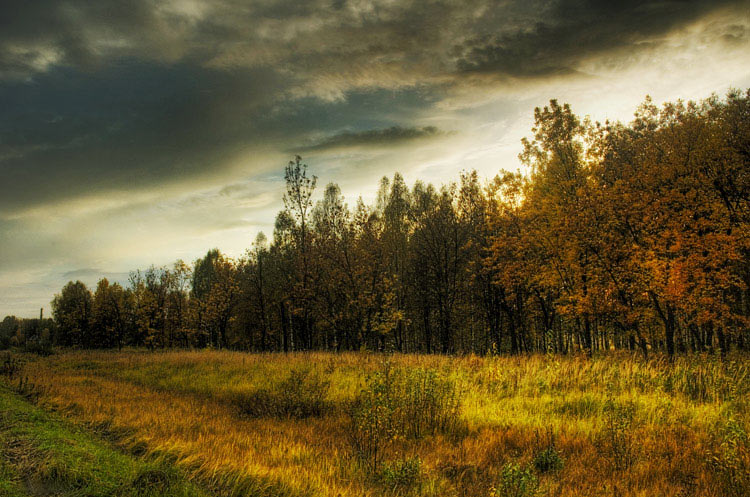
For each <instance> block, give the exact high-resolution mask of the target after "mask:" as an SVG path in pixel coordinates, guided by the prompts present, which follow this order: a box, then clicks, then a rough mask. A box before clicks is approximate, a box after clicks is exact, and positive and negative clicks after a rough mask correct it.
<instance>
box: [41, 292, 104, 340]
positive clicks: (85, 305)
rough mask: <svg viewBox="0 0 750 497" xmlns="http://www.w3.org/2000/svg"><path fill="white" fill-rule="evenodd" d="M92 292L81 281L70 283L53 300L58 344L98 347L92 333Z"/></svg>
mask: <svg viewBox="0 0 750 497" xmlns="http://www.w3.org/2000/svg"><path fill="white" fill-rule="evenodd" d="M92 310H93V298H92V296H91V292H90V291H89V289H88V288H87V287H86V285H85V284H83V283H82V282H80V281H76V282H72V281H71V282H69V283H68V284H66V285H65V286H64V287H63V289H62V291H61V292H60V293H59V294H57V295H55V298H54V299H53V300H52V313H53V315H54V318H55V322H56V323H57V327H58V332H59V336H58V343H60V344H61V345H67V346H80V347H97V346H100V345H99V344H97V343H96V342H95V341H94V339H93V338H94V337H93V335H92V333H91V330H92V328H91V321H92V318H93V315H92Z"/></svg>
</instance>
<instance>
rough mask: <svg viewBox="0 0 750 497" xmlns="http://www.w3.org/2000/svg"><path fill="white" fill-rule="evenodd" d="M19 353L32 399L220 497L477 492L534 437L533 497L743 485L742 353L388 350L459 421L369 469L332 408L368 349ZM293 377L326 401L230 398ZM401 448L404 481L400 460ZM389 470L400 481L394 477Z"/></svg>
mask: <svg viewBox="0 0 750 497" xmlns="http://www.w3.org/2000/svg"><path fill="white" fill-rule="evenodd" d="M31 361H32V362H31V363H29V364H28V365H27V367H26V371H27V373H28V374H29V375H30V376H31V379H32V381H33V382H34V383H35V384H40V385H44V387H45V392H46V393H45V395H44V399H43V401H44V402H47V403H48V404H49V405H51V406H54V407H56V408H57V409H59V410H60V411H61V412H63V413H65V414H66V416H68V417H69V418H71V419H73V420H76V421H78V422H82V423H85V424H87V425H89V426H91V427H94V428H95V429H97V430H99V432H100V433H102V434H104V435H106V436H108V437H111V438H112V439H113V440H116V442H117V443H118V444H119V445H120V446H121V447H123V448H125V449H127V450H129V451H131V452H133V453H135V454H149V455H151V456H153V457H156V458H164V459H165V461H168V462H170V463H173V464H175V465H177V466H178V467H179V468H180V469H181V470H182V471H184V472H185V473H186V474H187V475H188V476H189V477H190V478H193V479H195V480H196V481H199V482H200V483H201V484H202V485H204V486H205V487H207V488H209V489H210V490H212V491H214V492H215V493H217V494H222V495H269V496H276V495H290V496H295V495H316V496H317V495H324V496H332V497H333V496H342V497H343V496H355V495H356V496H368V495H383V494H411V495H425V496H427V495H455V496H464V495H480V496H488V495H490V494H491V492H492V489H493V488H496V489H502V488H504V487H502V485H501V483H502V482H500V478H501V475H503V474H506V473H507V468H508V467H509V466H508V465H509V464H517V465H518V467H519V468H534V466H533V460H534V458H535V456H537V455H538V454H539V453H540V451H543V450H545V448H547V447H548V446H547V445H544V443H543V439H544V438H545V434H547V433H549V434H551V435H552V436H554V441H555V450H556V451H557V452H558V453H559V456H560V457H561V459H562V460H563V461H564V465H563V467H562V468H561V469H557V470H555V471H550V472H544V473H541V472H538V471H536V470H535V472H536V473H537V474H536V476H537V477H538V480H539V482H538V483H539V491H540V492H541V493H542V494H545V495H555V496H573V495H608V496H609V495H622V496H641V495H642V496H653V495H660V496H689V495H695V496H717V497H718V496H721V495H732V492H735V491H736V492H737V493H736V494H735V495H745V494H743V492H744V491H746V490H747V487H745V488H743V486H744V485H746V484H747V483H748V481H750V480H748V478H749V477H750V476H749V472H750V450H749V448H750V442H749V441H748V435H747V434H748V433H750V420H749V415H748V412H749V411H748V398H750V375H749V366H748V364H749V363H748V361H747V360H746V358H745V357H735V358H733V360H732V361H725V362H720V361H718V360H716V359H714V358H712V357H693V358H683V359H679V360H678V361H677V363H676V364H674V365H669V364H667V363H666V362H664V361H660V360H652V361H649V362H644V361H642V360H639V359H634V358H630V357H626V356H609V357H605V358H598V359H585V358H560V357H547V356H533V357H524V358H482V357H473V356H470V357H461V358H449V357H439V356H413V355H409V356H394V357H392V358H391V367H396V368H405V369H414V368H423V369H431V370H436V371H438V372H439V373H440V374H441V377H443V378H447V379H449V380H450V381H452V382H455V384H456V386H457V388H458V391H459V392H461V397H462V402H461V418H462V419H461V421H462V423H461V424H462V426H464V429H463V430H462V431H461V432H460V433H442V434H436V435H430V436H427V437H425V438H421V439H418V440H412V439H398V438H396V439H395V440H393V441H392V442H391V443H389V445H388V447H387V449H386V453H385V462H386V466H384V468H385V469H384V473H378V472H377V471H375V472H373V471H372V470H371V469H367V468H366V466H365V465H363V464H360V463H359V462H358V460H357V458H356V457H354V455H353V450H352V447H351V444H350V443H348V440H349V437H348V431H347V430H348V429H349V428H348V426H349V425H348V418H347V409H348V406H350V404H351V402H352V401H353V400H354V399H355V397H356V396H357V395H358V392H359V391H360V390H361V389H362V388H363V387H364V386H365V384H366V378H367V376H368V375H369V374H372V373H373V372H376V371H379V370H381V369H382V367H383V358H382V357H381V356H378V355H374V354H354V353H351V354H341V355H333V354H326V353H308V354H291V355H278V354H244V353H236V352H223V351H221V352H220V351H196V352H164V353H148V352H141V351H125V352H121V353H113V352H66V353H61V354H57V355H54V356H51V357H48V358H35V359H33V360H31ZM299 371H304V372H305V373H306V374H308V373H309V374H310V375H313V376H314V377H315V378H320V379H322V381H324V382H325V384H326V390H325V399H322V400H324V403H325V405H326V406H327V408H326V409H324V410H322V411H321V412H319V413H318V412H317V411H316V412H314V414H315V415H307V416H303V417H295V416H271V415H269V416H263V415H260V416H248V415H247V410H243V409H241V408H239V407H238V402H237V399H238V398H239V399H251V400H252V399H259V398H260V399H267V398H268V396H269V395H273V392H277V391H278V390H280V389H283V388H284V386H285V385H288V379H289V377H290V374H291V373H292V372H299ZM285 382H287V383H285ZM258 392H264V393H263V395H260V396H259V395H258ZM253 412H254V411H253ZM258 412H261V413H262V412H263V411H262V410H260V411H258ZM416 458H418V460H419V464H418V468H419V470H418V472H419V474H418V475H414V474H413V473H414V471H415V469H414V468H415V467H416V466H415V465H414V464H410V463H408V461H416V460H417V459H416ZM404 461H406V462H404ZM393 468H396V469H393ZM403 468H407V469H408V470H409V473H408V475H406V474H405V475H400V474H398V471H400V470H401V469H403ZM504 468H505V470H504ZM404 471H406V470H405V469H404ZM504 471H505V472H504ZM379 474H380V475H381V476H382V474H385V475H386V476H387V482H386V483H384V479H383V478H382V477H379V476H378V475H379ZM394 475H395V476H394ZM407 476H408V478H407ZM412 479H413V480H415V481H414V482H413V483H414V484H413V485H412V484H403V485H402V484H401V483H399V482H402V481H406V482H407V483H409V481H411V480H412ZM407 480H408V481H407ZM388 482H397V483H398V484H391V483H388ZM499 485H500V486H499ZM497 492H500V490H497ZM498 495H500V493H498Z"/></svg>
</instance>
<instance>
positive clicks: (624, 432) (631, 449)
mask: <svg viewBox="0 0 750 497" xmlns="http://www.w3.org/2000/svg"><path fill="white" fill-rule="evenodd" d="M635 411H636V408H635V404H634V403H633V402H625V403H619V402H617V401H615V400H613V399H612V398H611V397H610V398H608V399H607V401H606V402H605V404H604V423H605V424H604V430H603V432H602V437H603V445H604V448H605V451H606V452H607V453H608V455H609V459H610V461H611V463H612V467H613V468H614V469H615V470H627V469H630V467H631V466H632V465H633V463H634V462H635V459H636V452H635V442H634V437H633V420H634V419H635Z"/></svg>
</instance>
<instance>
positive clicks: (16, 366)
mask: <svg viewBox="0 0 750 497" xmlns="http://www.w3.org/2000/svg"><path fill="white" fill-rule="evenodd" d="M22 367H23V364H22V362H21V360H20V359H17V358H15V357H13V355H12V354H11V353H10V352H9V353H7V354H5V356H4V357H3V358H2V362H0V375H3V376H5V377H6V378H7V379H8V380H12V379H13V378H14V377H16V376H17V375H18V374H20V372H21V368H22Z"/></svg>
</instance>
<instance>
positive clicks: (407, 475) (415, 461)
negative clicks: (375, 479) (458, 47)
mask: <svg viewBox="0 0 750 497" xmlns="http://www.w3.org/2000/svg"><path fill="white" fill-rule="evenodd" d="M421 466H422V461H421V460H420V459H419V457H411V458H409V459H399V460H398V461H394V462H390V463H385V464H383V467H382V469H381V470H380V474H379V480H380V483H381V484H382V485H383V486H384V487H387V488H389V489H390V490H392V491H396V490H399V489H408V488H412V487H414V486H416V485H417V484H418V483H419V479H420V474H421Z"/></svg>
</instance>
